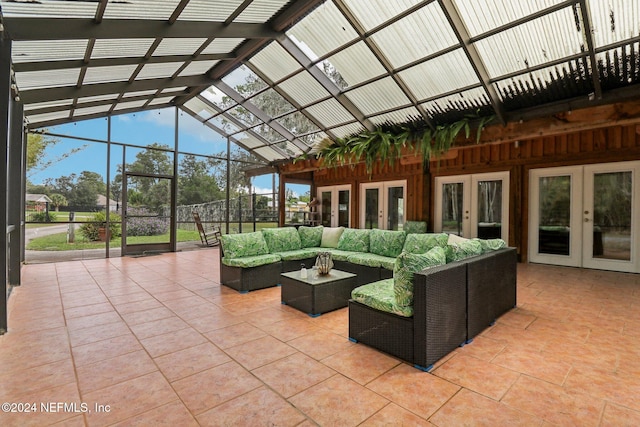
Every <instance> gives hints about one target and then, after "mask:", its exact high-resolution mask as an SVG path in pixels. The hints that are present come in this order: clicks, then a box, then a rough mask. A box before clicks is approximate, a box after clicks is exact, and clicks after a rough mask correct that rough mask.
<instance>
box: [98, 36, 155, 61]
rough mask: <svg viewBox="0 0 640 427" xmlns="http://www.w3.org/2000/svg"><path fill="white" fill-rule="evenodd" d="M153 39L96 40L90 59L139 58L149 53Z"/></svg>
mask: <svg viewBox="0 0 640 427" xmlns="http://www.w3.org/2000/svg"><path fill="white" fill-rule="evenodd" d="M153 41H154V39H97V40H96V43H95V45H94V46H93V50H92V51H91V59H96V58H119V57H123V58H124V57H127V58H128V57H140V58H142V57H143V56H145V55H146V54H147V52H148V51H149V47H151V44H152V43H153Z"/></svg>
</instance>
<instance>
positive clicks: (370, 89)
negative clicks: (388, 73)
mask: <svg viewBox="0 0 640 427" xmlns="http://www.w3.org/2000/svg"><path fill="white" fill-rule="evenodd" d="M346 95H347V97H348V98H349V99H350V100H351V101H352V102H353V103H354V104H355V105H356V106H357V107H358V108H359V109H360V111H362V112H363V113H364V114H366V115H375V114H377V113H380V112H383V111H387V110H391V109H393V108H398V107H406V106H407V104H410V103H411V101H410V100H409V98H407V96H406V95H405V94H404V92H402V90H401V89H400V87H398V85H397V84H396V82H395V81H393V79H392V78H391V77H386V78H384V79H381V80H377V81H375V82H373V83H369V84H367V85H365V86H361V87H359V88H356V89H353V90H351V91H349V92H346Z"/></svg>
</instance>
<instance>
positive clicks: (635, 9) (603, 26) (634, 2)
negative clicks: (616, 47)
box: [587, 0, 640, 47]
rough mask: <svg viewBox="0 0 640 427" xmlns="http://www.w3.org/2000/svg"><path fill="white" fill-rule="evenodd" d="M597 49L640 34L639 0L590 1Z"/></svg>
mask: <svg viewBox="0 0 640 427" xmlns="http://www.w3.org/2000/svg"><path fill="white" fill-rule="evenodd" d="M587 3H588V6H589V11H590V16H591V22H592V30H593V39H594V43H595V45H596V47H602V46H607V45H609V44H613V43H617V42H619V41H622V40H626V39H630V38H633V37H637V36H638V35H639V34H640V2H638V0H589V1H588V2H587Z"/></svg>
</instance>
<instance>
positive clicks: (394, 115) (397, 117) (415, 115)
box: [369, 107, 422, 125]
mask: <svg viewBox="0 0 640 427" xmlns="http://www.w3.org/2000/svg"><path fill="white" fill-rule="evenodd" d="M421 117H422V116H421V115H420V112H419V111H418V110H417V109H415V108H413V107H411V108H404V109H402V110H395V111H392V112H390V113H385V114H380V115H379V116H373V117H370V118H369V120H371V121H372V122H373V123H375V124H376V125H383V124H386V123H404V122H408V121H413V120H416V119H420V118H421Z"/></svg>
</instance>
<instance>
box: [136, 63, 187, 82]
mask: <svg viewBox="0 0 640 427" xmlns="http://www.w3.org/2000/svg"><path fill="white" fill-rule="evenodd" d="M182 64H183V62H165V63H159V64H146V65H145V66H144V67H142V70H140V73H138V76H137V77H136V78H137V79H155V78H169V77H171V76H172V75H173V74H174V73H175V72H176V71H178V68H180V67H181V66H182Z"/></svg>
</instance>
